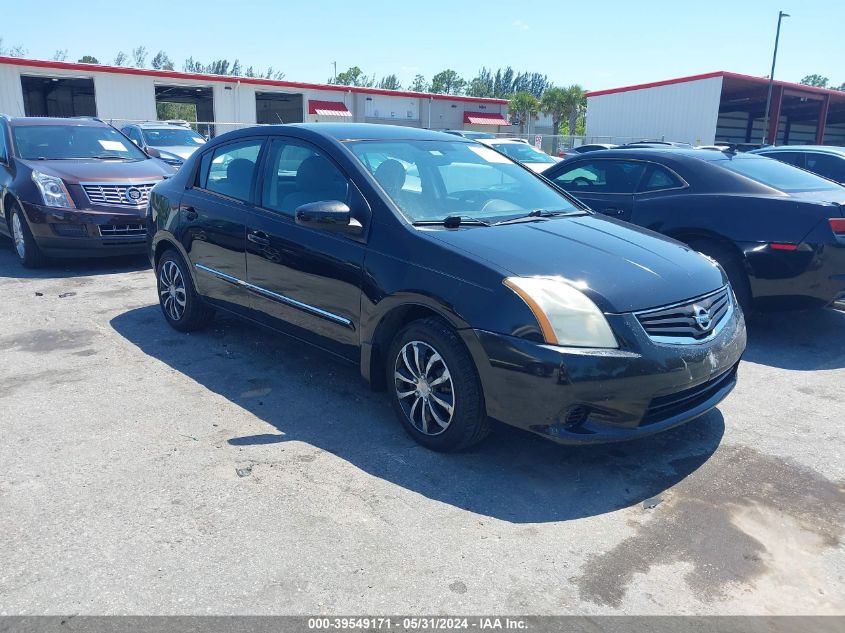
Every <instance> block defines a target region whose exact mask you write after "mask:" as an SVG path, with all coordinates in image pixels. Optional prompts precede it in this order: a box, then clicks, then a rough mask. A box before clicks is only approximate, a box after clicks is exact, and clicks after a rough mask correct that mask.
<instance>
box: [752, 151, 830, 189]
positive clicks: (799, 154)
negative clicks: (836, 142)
mask: <svg viewBox="0 0 845 633" xmlns="http://www.w3.org/2000/svg"><path fill="white" fill-rule="evenodd" d="M751 153H752V154H760V156H767V157H768V158H774V159H776V160H779V161H782V162H784V163H788V164H790V165H794V166H795V167H800V168H801V169H806V170H807V171H811V172H813V173H814V174H818V175H819V176H823V177H825V178H829V179H830V180H833V181H835V182H838V183H839V184H840V185H845V147H832V146H830V145H780V146H777V147H775V146H769V147H763V148H761V149H757V150H754V151H753V152H751Z"/></svg>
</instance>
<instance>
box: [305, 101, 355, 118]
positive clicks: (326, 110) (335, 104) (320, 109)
mask: <svg viewBox="0 0 845 633" xmlns="http://www.w3.org/2000/svg"><path fill="white" fill-rule="evenodd" d="M308 114H318V115H320V116H352V113H351V112H350V111H349V109H348V108H347V107H346V104H345V103H343V101H316V100H313V99H309V100H308Z"/></svg>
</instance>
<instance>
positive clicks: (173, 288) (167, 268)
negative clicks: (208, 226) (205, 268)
mask: <svg viewBox="0 0 845 633" xmlns="http://www.w3.org/2000/svg"><path fill="white" fill-rule="evenodd" d="M156 280H157V283H156V288H157V290H158V301H159V305H160V306H161V312H162V314H163V315H164V318H165V319H166V320H167V323H168V324H169V325H170V327H172V328H173V329H174V330H178V331H179V332H194V331H196V330H200V329H202V328H204V327H205V326H206V325H208V323H209V322H210V321H211V319H212V318H213V317H214V310H213V309H212V308H211V307H210V306H209V305H208V304H207V303H205V301H203V300H202V298H201V297H200V296H199V295H198V294H197V291H196V288H194V282H193V280H192V279H191V275H190V273H189V272H188V267H187V266H186V265H185V262H184V260H183V259H182V258H181V257H180V256H179V254H178V253H177V252H176V251H175V250H168V251H166V252H165V253H164V254H163V255H162V256H161V259H159V260H158V266H156Z"/></svg>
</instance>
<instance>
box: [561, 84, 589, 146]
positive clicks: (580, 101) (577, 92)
mask: <svg viewBox="0 0 845 633" xmlns="http://www.w3.org/2000/svg"><path fill="white" fill-rule="evenodd" d="M566 93H567V97H568V101H569V109H568V114H569V134H570V135H572V136H574V135H575V127H576V126H577V125H578V117H579V116H581V115H582V114H583V113H584V111H585V110H586V109H587V97H586V95H585V93H584V89H583V88H582V87H581V86H579V85H578V84H572V85H571V86H569V87H568V88H566Z"/></svg>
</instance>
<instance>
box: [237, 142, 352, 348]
mask: <svg viewBox="0 0 845 633" xmlns="http://www.w3.org/2000/svg"><path fill="white" fill-rule="evenodd" d="M262 171H263V175H262V182H261V186H260V189H261V197H260V204H259V205H258V206H256V207H254V208H252V209H251V210H250V212H249V214H248V218H249V219H248V223H247V242H246V252H247V275H248V277H247V278H248V281H249V284H250V286H249V288H250V293H251V295H252V305H253V307H254V309H255V312H256V316H257V318H259V319H260V320H263V321H266V322H267V324H268V325H271V326H273V327H276V328H279V329H281V330H284V331H286V332H288V333H289V334H292V335H294V336H297V337H299V338H302V339H304V340H307V341H308V342H310V343H313V344H315V345H319V346H320V347H323V348H325V349H328V350H330V351H332V352H335V353H337V354H340V355H342V356H344V357H347V358H356V355H357V354H358V345H359V339H358V329H357V328H358V323H359V318H360V308H361V281H362V269H363V263H364V252H365V240H364V238H363V237H360V236H359V237H352V236H349V235H345V234H342V233H333V232H329V231H326V230H323V229H319V228H311V227H306V226H300V225H298V224H296V221H295V218H294V212H295V211H296V209H297V208H298V207H300V206H302V205H304V204H308V203H312V202H320V201H334V200H337V201H340V202H345V203H346V204H347V205H349V207H350V209H351V210H352V212H353V215H354V216H355V218H356V219H357V220H358V221H359V222H361V224H362V225H363V226H364V227H365V228H366V226H367V225H368V223H369V206H368V205H367V202H366V200H365V199H364V197H363V196H362V195H361V194H360V192H359V191H358V189H357V188H356V187H355V185H354V184H353V183H352V182H351V181H350V180H349V178H348V177H347V175H346V174H344V173H343V172H342V171H341V169H340V168H339V167H338V165H337V164H336V163H335V162H334V161H333V160H332V159H331V158H330V157H329V156H328V155H327V153H325V152H323V151H322V150H320V149H318V148H317V147H315V146H313V145H311V144H310V143H307V142H305V141H302V140H300V139H294V138H288V137H272V138H271V140H270V142H269V144H268V146H267V151H266V158H265V160H264V167H263V170H262Z"/></svg>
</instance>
